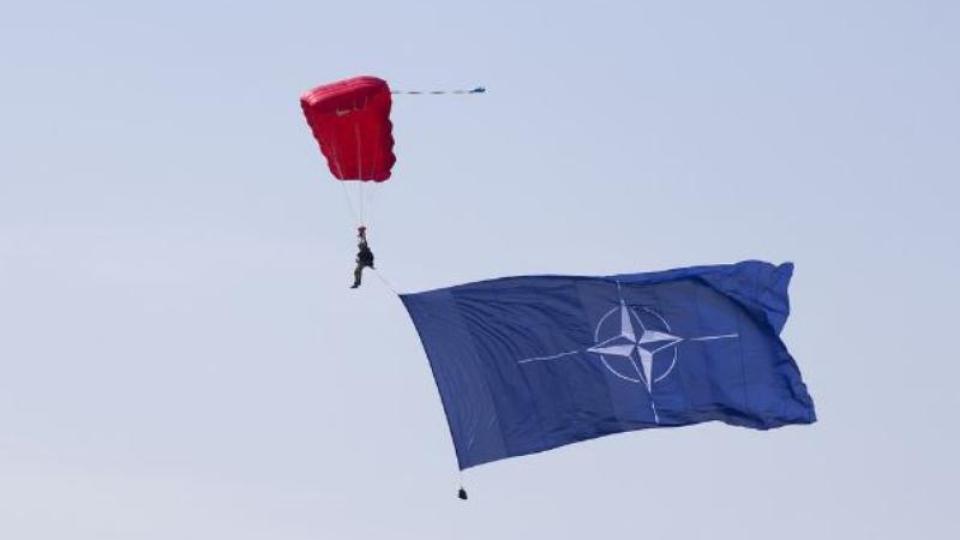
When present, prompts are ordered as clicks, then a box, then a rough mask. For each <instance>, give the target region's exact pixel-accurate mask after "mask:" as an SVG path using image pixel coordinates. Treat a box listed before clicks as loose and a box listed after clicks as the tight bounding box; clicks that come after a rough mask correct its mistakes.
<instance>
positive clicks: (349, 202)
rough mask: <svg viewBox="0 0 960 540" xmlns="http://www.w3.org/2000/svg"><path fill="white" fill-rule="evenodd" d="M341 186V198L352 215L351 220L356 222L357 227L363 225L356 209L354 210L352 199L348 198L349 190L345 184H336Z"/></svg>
mask: <svg viewBox="0 0 960 540" xmlns="http://www.w3.org/2000/svg"><path fill="white" fill-rule="evenodd" d="M337 183H338V184H340V185H341V186H343V198H344V199H346V200H347V207H348V208H350V214H352V215H353V220H354V221H356V222H357V226H358V227H359V226H361V225H363V219H361V218H360V214H358V213H357V209H356V208H354V205H353V199H352V198H351V197H350V189H349V188H347V183H346V182H337Z"/></svg>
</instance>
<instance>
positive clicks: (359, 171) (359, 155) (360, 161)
mask: <svg viewBox="0 0 960 540" xmlns="http://www.w3.org/2000/svg"><path fill="white" fill-rule="evenodd" d="M353 134H354V135H355V136H356V139H357V178H358V179H359V181H360V225H365V223H364V221H363V184H364V183H365V182H364V179H363V144H361V141H360V125H359V124H354V125H353Z"/></svg>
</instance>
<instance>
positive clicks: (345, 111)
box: [300, 77, 397, 182]
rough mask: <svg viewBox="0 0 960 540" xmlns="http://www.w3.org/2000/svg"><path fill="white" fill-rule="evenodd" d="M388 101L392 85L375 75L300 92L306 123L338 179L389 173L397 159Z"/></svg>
mask: <svg viewBox="0 0 960 540" xmlns="http://www.w3.org/2000/svg"><path fill="white" fill-rule="evenodd" d="M390 104H391V100H390V87H389V86H387V82H386V81H384V80H382V79H378V78H376V77H354V78H352V79H346V80H343V81H339V82H335V83H331V84H325V85H323V86H318V87H316V88H314V89H313V90H310V91H309V92H306V93H304V94H303V95H302V96H300V105H301V106H302V107H303V114H304V116H306V117H307V123H308V124H309V125H310V129H311V130H312V131H313V136H314V138H316V139H317V142H318V143H319V144H320V151H322V152H323V155H324V156H326V157H327V164H328V165H329V166H330V172H331V173H333V175H334V176H336V177H337V178H338V179H340V180H361V181H371V180H372V181H374V182H383V181H385V180H386V179H388V178H390V169H391V168H392V167H393V164H394V162H396V161H397V157H396V156H395V155H393V124H391V123H390Z"/></svg>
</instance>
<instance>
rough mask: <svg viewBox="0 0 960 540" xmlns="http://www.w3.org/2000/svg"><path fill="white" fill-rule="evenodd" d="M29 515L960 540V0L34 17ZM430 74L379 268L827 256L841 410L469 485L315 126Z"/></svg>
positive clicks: (18, 121)
mask: <svg viewBox="0 0 960 540" xmlns="http://www.w3.org/2000/svg"><path fill="white" fill-rule="evenodd" d="M0 49H2V51H3V53H2V54H0V149H2V155H0V537H2V538H5V539H6V538H9V539H16V540H32V539H45V540H46V539H56V540H61V539H70V540H86V539H91V540H94V539H95V540H106V539H114V538H115V539H124V540H128V539H157V540H161V539H163V540H169V539H173V538H176V539H179V540H192V539H197V540H201V539H202V540H210V539H215V538H216V539H219V538H224V539H230V540H247V539H271V540H275V539H283V540H299V539H327V538H330V539H366V538H376V539H385V538H391V539H393V538H400V539H424V538H444V539H446V538H465V539H490V538H498V539H499V538H525V539H529V538H556V539H584V538H601V537H602V538H641V537H643V538H711V539H717V538H720V539H727V538H730V539H734V538H735V539H743V538H771V537H774V538H778V539H782V540H786V539H809V538H884V539H885V538H890V539H903V538H956V537H958V536H960V527H958V525H957V523H956V521H955V514H956V494H957V485H958V481H960V473H958V469H960V467H958V466H957V461H956V456H957V455H960V436H958V429H957V425H958V420H957V417H958V407H960V392H958V390H957V384H958V376H960V358H958V354H957V352H956V350H955V344H954V341H955V338H956V321H957V314H956V313H957V312H956V305H957V303H958V301H960V294H958V290H960V287H958V285H957V265H958V262H960V255H958V253H960V250H958V248H960V242H958V239H957V231H958V230H960V219H958V217H957V211H956V207H957V200H958V196H960V188H958V187H957V185H958V184H957V182H958V180H960V151H958V148H960V70H958V58H960V4H958V3H956V2H952V1H948V0H944V1H940V2H937V1H906V0H905V1H899V2H895V1H845V2H837V1H807V2H761V1H754V2H746V1H732V2H710V1H684V2H656V3H655V2H591V3H589V4H588V3H580V5H579V6H575V5H573V3H562V2H548V1H543V2H493V1H476V2H450V1H446V2H429V3H428V2H389V1H381V2H319V1H315V2H269V3H268V2H236V1H232V2H227V1H218V2H209V1H208V2H195V1H191V2H187V1H182V0H170V1H166V2H154V3H144V2H123V1H116V2H105V1H101V2H42V1H37V2H19V3H11V4H9V5H5V6H4V7H3V9H2V11H0ZM357 74H374V75H378V76H381V77H383V78H385V79H387V80H388V81H390V83H391V84H392V85H393V87H394V88H397V89H432V88H457V87H471V86H473V85H476V84H483V85H485V86H486V87H487V88H488V89H489V92H488V93H487V94H486V95H483V96H465V97H436V98H431V97H419V98H416V97H405V96H400V97H398V98H397V99H396V100H395V103H394V113H393V121H394V124H395V131H394V135H395V137H396V139H397V145H396V153H397V156H398V162H397V165H396V167H395V168H394V176H393V179H392V180H391V181H390V182H389V183H388V184H386V185H384V186H382V187H383V189H382V190H381V191H380V193H379V194H378V196H377V199H376V207H375V214H374V220H373V222H372V224H371V231H370V234H371V242H372V244H373V247H374V248H375V251H376V254H377V262H378V267H380V268H381V269H382V271H383V272H384V275H385V276H386V277H387V278H388V279H389V280H390V281H392V282H393V283H394V284H395V285H396V286H397V287H398V288H399V289H401V290H407V291H417V290H422V289H427V288H435V287H440V286H445V285H450V284H455V283H460V282H464V281H472V280H477V279H484V278H490V277H496V276H504V275H514V274H525V273H572V274H588V275H603V274H610V273H622V272H633V271H645V270H658V269H666V268H671V267H677V266H684V265H691V264H714V263H724V262H735V261H738V260H742V259H748V258H758V259H764V260H769V261H771V262H783V261H794V262H795V263H796V264H797V270H796V274H795V278H794V282H793V285H792V287H791V294H792V301H793V310H794V312H793V315H792V318H791V320H790V321H789V322H788V325H787V329H786V332H785V341H786V342H787V344H788V345H789V347H790V348H791V350H792V352H793V353H794V356H795V357H796V359H797V362H798V364H799V366H800V368H801V371H802V372H803V375H804V378H805V380H806V382H807V384H808V387H809V389H810V393H811V395H812V396H813V398H814V400H815V402H816V405H817V410H818V414H819V418H820V421H819V423H817V424H815V425H813V426H805V427H790V428H785V429H780V430H774V431H770V432H755V431H750V430H746V429H740V428H733V427H728V426H724V425H721V424H709V425H700V426H694V427H688V428H682V429H670V430H649V431H646V432H639V433H629V434H623V435H617V436H612V437H606V438H603V439H599V440H595V441H591V442H587V443H583V444H577V445H572V446H568V447H564V448H562V449H559V450H556V451H552V452H546V453H542V454H538V455H534V456H530V457H523V458H518V459H511V460H506V461H502V462H498V463H494V464H490V465H485V466H481V467H478V468H476V469H470V470H468V471H467V472H466V473H465V480H466V484H467V487H468V490H469V491H470V494H471V499H470V501H469V502H468V503H462V502H461V501H459V500H457V499H456V497H455V493H456V488H457V482H458V478H457V474H456V466H455V459H454V453H453V447H452V443H451V441H450V439H449V434H448V431H447V427H446V422H445V419H444V416H443V412H442V408H441V404H440V400H439V397H438V395H437V391H436V388H435V386H434V383H433V380H432V377H431V375H430V371H429V368H428V364H427V360H426V357H425V356H424V354H423V351H422V348H421V346H420V343H419V341H418V339H417V335H416V333H415V331H414V329H413V326H412V324H411V323H410V322H409V320H408V318H407V316H406V313H405V312H404V310H403V308H402V306H401V304H400V302H399V301H397V299H396V298H395V297H394V296H393V295H392V294H391V293H390V291H389V290H388V289H387V288H385V287H384V286H383V285H382V284H381V283H380V282H379V281H377V280H375V279H371V280H370V281H369V282H368V283H366V284H365V285H364V287H363V288H361V289H360V290H359V291H350V290H348V288H347V286H348V285H349V283H350V272H351V269H352V263H353V257H354V252H355V246H354V239H353V232H354V231H353V222H352V219H351V217H350V213H349V211H348V210H347V207H346V204H345V202H344V199H343V194H342V193H341V190H340V187H339V186H338V185H337V184H336V183H335V182H333V181H332V180H331V177H330V174H329V172H328V171H327V169H326V164H325V162H324V161H323V159H322V157H321V155H320V153H319V151H318V150H317V148H316V145H315V143H314V141H313V139H312V138H311V137H310V135H309V133H308V131H307V128H306V126H305V123H304V121H303V118H302V114H301V112H300V110H299V104H298V97H299V95H300V93H301V92H302V91H304V90H306V89H308V88H310V87H312V86H315V85H317V84H320V83H322V82H327V81H331V80H335V79H339V78H343V77H348V76H352V75H357Z"/></svg>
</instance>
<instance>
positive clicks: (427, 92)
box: [390, 86, 487, 96]
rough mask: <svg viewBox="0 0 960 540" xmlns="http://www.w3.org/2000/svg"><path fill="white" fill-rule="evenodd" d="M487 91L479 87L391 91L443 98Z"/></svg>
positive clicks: (392, 92) (408, 94)
mask: <svg viewBox="0 0 960 540" xmlns="http://www.w3.org/2000/svg"><path fill="white" fill-rule="evenodd" d="M486 92H487V89H486V88H484V87H482V86H477V87H476V88H473V89H471V90H391V91H390V93H391V94H401V95H406V96H424V95H426V96H442V95H464V94H484V93H486Z"/></svg>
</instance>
